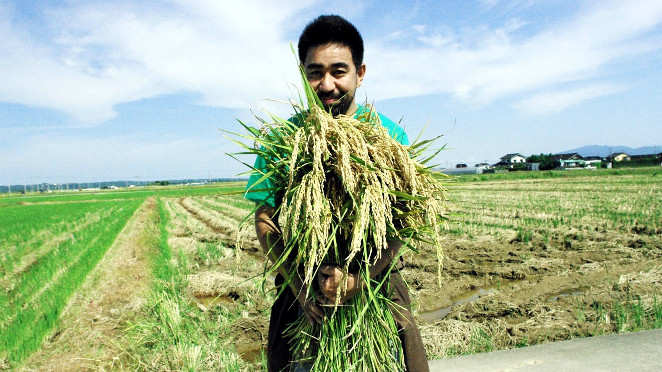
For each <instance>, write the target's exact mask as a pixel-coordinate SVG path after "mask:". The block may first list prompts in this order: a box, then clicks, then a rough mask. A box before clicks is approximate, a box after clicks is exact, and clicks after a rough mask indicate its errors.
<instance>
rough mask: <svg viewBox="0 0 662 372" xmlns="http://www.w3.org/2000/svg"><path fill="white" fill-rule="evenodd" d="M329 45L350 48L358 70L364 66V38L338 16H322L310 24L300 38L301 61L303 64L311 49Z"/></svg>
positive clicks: (351, 25)
mask: <svg viewBox="0 0 662 372" xmlns="http://www.w3.org/2000/svg"><path fill="white" fill-rule="evenodd" d="M327 43H338V44H341V45H345V46H347V47H349V50H350V51H351V52H352V60H353V61H354V65H355V66H356V68H357V69H358V68H359V67H361V65H362V64H363V38H361V34H360V33H359V30H357V29H356V27H354V25H353V24H351V23H349V22H348V21H347V20H346V19H345V18H343V17H341V16H337V15H321V16H319V17H317V18H315V19H314V20H313V21H311V22H310V23H308V25H307V26H306V28H305V29H304V30H303V32H302V33H301V36H300V37H299V45H298V48H299V60H300V61H301V62H302V63H303V62H304V61H305V59H306V55H307V54H308V51H309V50H310V49H311V48H314V47H316V46H319V45H323V44H327Z"/></svg>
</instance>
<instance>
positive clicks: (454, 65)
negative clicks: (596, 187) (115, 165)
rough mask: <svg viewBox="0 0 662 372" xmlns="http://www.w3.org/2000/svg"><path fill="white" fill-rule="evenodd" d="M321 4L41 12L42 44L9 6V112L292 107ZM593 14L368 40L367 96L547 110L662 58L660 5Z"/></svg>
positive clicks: (5, 65)
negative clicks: (623, 66)
mask: <svg viewBox="0 0 662 372" xmlns="http://www.w3.org/2000/svg"><path fill="white" fill-rule="evenodd" d="M314 3H315V0H310V1H308V2H280V1H269V0H260V1H243V2H225V1H213V0H198V1H185V0H170V1H168V0H164V1H161V2H158V6H157V5H155V4H154V3H152V2H149V3H147V2H132V1H119V2H113V3H107V2H103V1H90V2H73V3H68V4H69V5H64V6H61V7H58V8H52V9H50V10H47V11H46V14H47V16H46V17H44V22H45V24H44V25H43V27H44V29H41V30H37V31H39V32H36V33H38V34H39V35H40V37H37V36H35V35H34V34H35V32H33V31H35V30H32V29H30V27H34V26H33V25H28V24H21V23H17V22H20V21H17V20H16V18H13V17H12V13H11V10H9V7H4V8H3V7H2V6H0V35H2V36H0V81H2V84H1V85H0V101H4V102H13V103H20V104H23V105H28V106H39V107H46V108H51V109H56V110H61V111H63V112H66V113H69V114H71V115H73V116H75V117H76V118H78V120H79V121H82V122H84V123H89V124H90V125H95V124H98V123H100V122H102V121H104V120H107V119H108V118H111V117H113V116H114V115H115V112H114V107H115V106H116V105H117V104H119V103H124V102H131V101H135V100H139V99H143V98H146V97H154V96H157V95H163V94H172V93H177V92H195V93H198V94H199V96H200V97H201V98H200V100H201V102H200V103H202V104H205V105H212V106H222V107H232V108H245V107H247V106H249V105H251V104H255V102H256V100H259V99H262V98H279V99H287V98H289V97H288V96H287V95H286V94H287V91H286V90H284V87H285V86H286V84H287V82H294V83H297V82H298V76H297V75H296V74H297V72H296V69H295V67H294V60H295V57H294V56H293V55H292V54H291V53H290V49H289V45H288V43H289V41H290V40H287V37H288V36H287V35H289V34H290V33H288V32H290V31H291V32H292V33H294V32H295V31H296V33H298V32H299V31H300V28H301V27H302V26H303V23H305V22H306V21H307V20H308V19H309V17H308V16H307V15H308V14H309V13H310V12H311V11H312V9H314V7H313V6H312V5H314ZM520 3H521V2H520V1H515V2H511V3H510V5H511V6H515V5H517V4H520ZM513 4H515V5H513ZM590 4H592V5H593V6H594V7H593V8H587V9H585V10H584V11H582V12H580V13H577V14H576V15H575V16H574V17H573V18H571V19H567V20H565V21H563V22H561V23H558V24H556V25H553V26H552V27H551V28H549V29H546V30H542V31H538V32H537V34H534V35H527V30H526V29H527V25H529V24H530V23H531V22H534V21H535V20H529V19H525V18H512V19H510V20H506V21H505V22H504V24H503V26H502V27H499V28H488V27H487V26H481V25H476V26H474V27H473V28H472V29H468V28H462V29H460V30H451V29H448V28H446V26H444V25H423V24H421V23H420V21H417V22H416V23H414V24H412V25H411V26H408V30H409V31H407V32H398V31H394V32H391V33H388V35H386V34H385V38H384V40H382V41H374V40H366V41H367V45H366V62H367V63H368V75H367V76H366V79H367V80H366V84H365V87H366V89H369V91H367V94H366V95H367V96H368V98H369V99H370V100H379V99H387V98H398V97H407V96H417V95H424V94H450V95H453V96H455V97H457V98H458V99H460V100H463V101H466V102H470V103H477V104H480V103H484V102H492V101H494V100H497V99H500V98H504V97H513V96H517V97H521V96H523V97H524V98H523V99H524V102H526V99H527V98H532V97H533V96H535V97H537V98H536V99H537V100H540V99H541V98H540V97H545V95H544V94H542V95H541V94H540V92H541V91H545V90H547V89H550V88H552V89H562V87H561V85H563V84H567V83H572V84H573V86H575V85H576V84H578V83H581V82H586V83H587V84H594V83H595V82H596V80H601V83H604V84H607V83H608V81H606V79H607V76H606V74H605V72H604V70H605V68H607V67H609V66H611V65H612V64H614V63H617V62H618V61H619V60H622V59H625V58H632V57H633V56H635V55H638V54H641V53H645V52H651V51H658V50H660V48H661V45H660V43H659V40H657V41H652V40H654V39H652V38H650V35H648V33H649V32H651V30H654V29H655V28H656V27H659V25H660V22H662V3H660V2H651V1H643V0H640V1H627V2H623V1H610V2H592V3H590ZM484 5H485V6H486V7H488V8H491V7H495V8H496V7H500V6H501V4H497V1H496V0H494V1H488V0H485V1H484ZM506 6H507V5H506ZM517 6H519V5H517ZM265 9H268V11H265ZM357 9H358V10H357ZM361 9H364V8H363V5H361V4H359V5H358V6H356V7H352V12H358V11H360V10H361ZM365 11H366V12H368V11H370V10H365ZM304 14H305V15H306V16H303V15H304ZM364 16H366V15H364ZM293 20H295V21H293ZM440 30H441V31H440ZM284 92H285V94H284ZM361 94H362V93H361ZM578 99H580V96H578ZM257 105H260V104H259V102H258V103H257ZM525 106H526V105H525V104H524V103H523V104H522V107H525Z"/></svg>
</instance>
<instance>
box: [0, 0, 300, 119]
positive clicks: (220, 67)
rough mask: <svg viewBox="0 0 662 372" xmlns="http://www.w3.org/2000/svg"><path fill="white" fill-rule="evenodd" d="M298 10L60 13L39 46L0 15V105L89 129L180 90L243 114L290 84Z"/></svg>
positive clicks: (91, 9)
mask: <svg viewBox="0 0 662 372" xmlns="http://www.w3.org/2000/svg"><path fill="white" fill-rule="evenodd" d="M297 4H299V5H294V4H289V5H287V4H281V3H280V2H278V3H276V2H273V1H268V0H265V1H254V2H217V1H197V2H189V1H181V0H176V1H172V2H164V3H160V5H165V7H163V8H157V7H155V6H153V5H152V6H149V7H148V6H147V3H133V2H120V3H113V4H104V3H103V2H100V3H91V4H87V5H80V6H79V5H77V6H69V7H63V8H58V9H52V10H51V11H50V13H49V17H48V18H49V23H48V24H47V25H46V27H47V28H48V30H47V31H48V32H47V33H49V34H50V36H51V37H52V39H50V40H45V41H44V40H38V39H36V38H33V37H31V35H30V32H21V28H20V27H19V26H22V25H15V24H13V23H12V22H11V21H10V20H11V15H10V14H8V11H7V10H5V11H4V12H2V11H0V33H2V34H3V35H4V36H3V37H2V38H1V39H0V67H2V69H1V71H0V80H2V81H3V84H2V86H1V87H0V100H2V101H6V102H14V103H21V104H25V105H34V106H42V107H48V108H54V109H58V110H62V111H65V112H68V113H70V114H73V115H74V116H76V117H77V118H78V119H79V120H82V121H89V122H91V123H98V122H100V121H103V120H105V119H108V118H110V117H112V116H113V115H114V111H113V107H114V106H115V105H116V104H118V103H122V102H128V101H134V100H138V99H141V98H145V97H152V96H155V95H160V94H169V93H176V92H180V91H193V92H199V93H201V97H202V102H201V103H203V104H207V105H213V106H223V107H242V108H244V107H246V106H247V105H248V104H249V103H250V102H252V101H253V100H255V98H256V97H274V96H276V97H277V96H278V94H281V93H282V91H283V89H282V88H283V86H284V85H285V81H286V80H289V81H296V78H297V76H296V68H295V65H294V60H295V57H294V56H293V55H292V54H291V53H290V48H289V46H288V42H289V41H288V40H286V36H285V31H286V30H287V29H288V27H291V26H292V25H291V18H292V16H293V14H295V13H296V12H297V11H300V10H301V9H302V8H303V7H305V6H309V5H310V4H306V3H305V2H297ZM264 9H270V11H268V12H265V11H264ZM3 14H4V15H3ZM288 25H289V26H288ZM279 83H282V84H279Z"/></svg>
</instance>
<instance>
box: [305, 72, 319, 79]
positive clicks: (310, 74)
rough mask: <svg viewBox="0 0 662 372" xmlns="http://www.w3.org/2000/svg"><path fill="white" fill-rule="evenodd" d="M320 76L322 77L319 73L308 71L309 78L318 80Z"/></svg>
mask: <svg viewBox="0 0 662 372" xmlns="http://www.w3.org/2000/svg"><path fill="white" fill-rule="evenodd" d="M320 76H322V73H321V72H320V71H308V77H309V78H319V77H320Z"/></svg>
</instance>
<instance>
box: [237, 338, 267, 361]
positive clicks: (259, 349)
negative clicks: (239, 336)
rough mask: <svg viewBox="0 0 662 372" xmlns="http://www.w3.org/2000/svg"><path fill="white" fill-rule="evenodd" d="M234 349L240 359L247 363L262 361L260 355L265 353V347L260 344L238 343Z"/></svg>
mask: <svg viewBox="0 0 662 372" xmlns="http://www.w3.org/2000/svg"><path fill="white" fill-rule="evenodd" d="M235 348H236V350H237V353H238V354H239V356H241V359H243V360H244V361H246V362H248V363H254V362H259V361H260V360H262V353H266V352H267V349H266V347H264V346H262V343H260V342H250V343H246V344H243V343H238V344H236V345H235Z"/></svg>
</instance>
